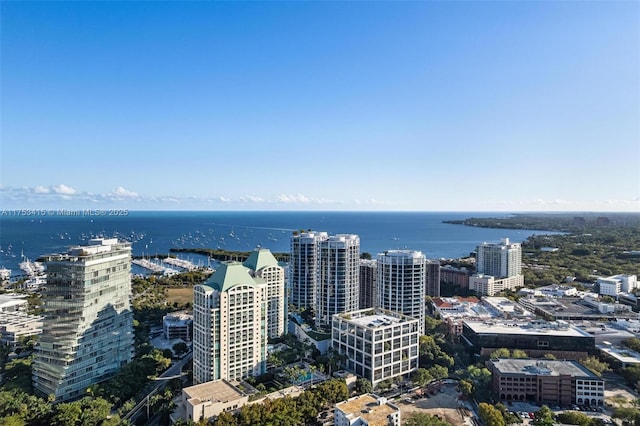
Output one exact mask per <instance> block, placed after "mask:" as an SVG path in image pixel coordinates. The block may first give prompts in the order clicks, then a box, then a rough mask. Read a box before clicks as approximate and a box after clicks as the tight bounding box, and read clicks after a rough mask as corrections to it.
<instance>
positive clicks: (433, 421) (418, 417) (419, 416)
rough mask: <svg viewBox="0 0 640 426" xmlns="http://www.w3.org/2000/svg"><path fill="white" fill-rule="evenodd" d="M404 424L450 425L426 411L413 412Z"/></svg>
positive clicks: (423, 425)
mask: <svg viewBox="0 0 640 426" xmlns="http://www.w3.org/2000/svg"><path fill="white" fill-rule="evenodd" d="M404 425H405V426H451V425H450V423H448V422H446V421H444V420H442V419H440V418H439V417H436V416H432V415H430V414H427V413H413V414H411V415H410V416H409V418H408V419H407V420H406V421H405V422H404Z"/></svg>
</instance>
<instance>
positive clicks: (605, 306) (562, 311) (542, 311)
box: [518, 296, 638, 321]
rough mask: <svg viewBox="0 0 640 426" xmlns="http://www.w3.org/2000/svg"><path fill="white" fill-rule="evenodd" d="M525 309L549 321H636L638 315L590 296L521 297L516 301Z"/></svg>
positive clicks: (626, 308) (628, 309)
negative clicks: (620, 319)
mask: <svg viewBox="0 0 640 426" xmlns="http://www.w3.org/2000/svg"><path fill="white" fill-rule="evenodd" d="M518 303H519V304H521V305H522V306H523V307H524V308H525V309H527V310H529V311H531V312H534V313H535V314H536V315H539V316H541V317H544V318H545V319H547V320H549V321H554V320H564V321H577V320H612V319H615V318H625V319H627V318H628V319H637V318H638V314H637V313H635V312H632V311H631V308H630V307H629V306H627V305H621V304H618V303H604V302H602V301H599V300H597V299H595V298H594V297H592V296H585V297H584V298H581V297H562V298H556V297H531V296H530V297H522V298H520V300H518Z"/></svg>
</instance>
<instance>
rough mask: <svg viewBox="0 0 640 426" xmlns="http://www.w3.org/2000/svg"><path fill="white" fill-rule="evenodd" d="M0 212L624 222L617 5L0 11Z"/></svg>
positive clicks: (140, 6)
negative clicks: (593, 214)
mask: <svg viewBox="0 0 640 426" xmlns="http://www.w3.org/2000/svg"><path fill="white" fill-rule="evenodd" d="M0 7H1V8H2V15H1V18H0V20H1V23H2V25H1V28H2V29H1V37H0V38H1V40H2V41H1V47H2V49H1V50H2V75H1V82H2V91H1V92H0V102H1V104H2V108H1V113H0V118H1V123H2V142H1V145H0V203H1V204H2V206H3V208H7V209H23V208H55V209H62V208H69V209H73V208H115V207H117V208H126V209H130V210H327V211H330V210H385V211H389V210H398V211H496V212H498V211H638V210H640V171H639V170H638V168H637V164H638V162H639V161H640V125H639V122H638V117H640V39H639V38H638V34H639V33H640V22H639V21H638V19H637V16H638V13H640V5H639V4H637V3H634V2H613V3H612V2H607V3H600V2H598V3H596V2H570V3H566V2H543V3H533V2H517V3H513V2H479V3H466V2H465V3H463V2H408V3H407V2H401V3H392V2H354V3H335V2H329V3H325V2H284V3H282V2H276V3H272V2H270V3H265V4H261V3H246V2H239V3H236V2H190V3H173V2H166V3H165V2H163V3H157V2H116V3H113V2H99V3H96V2H90V3H84V2H3V3H2V4H1V5H0Z"/></svg>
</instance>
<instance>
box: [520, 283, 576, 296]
mask: <svg viewBox="0 0 640 426" xmlns="http://www.w3.org/2000/svg"><path fill="white" fill-rule="evenodd" d="M518 294H522V295H526V296H545V297H574V296H577V295H578V289H577V288H575V287H572V286H570V285H558V284H551V285H547V286H544V287H536V288H523V289H521V290H520V291H519V292H518Z"/></svg>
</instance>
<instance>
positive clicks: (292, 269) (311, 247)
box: [289, 231, 329, 309]
mask: <svg viewBox="0 0 640 426" xmlns="http://www.w3.org/2000/svg"><path fill="white" fill-rule="evenodd" d="M328 238H329V236H328V234H327V233H326V232H311V231H310V232H301V233H297V232H296V233H294V235H293V236H292V237H291V262H290V264H289V283H290V288H291V294H290V299H289V301H290V303H291V304H292V305H293V306H294V307H295V308H297V309H315V308H316V291H317V282H318V255H319V253H320V242H322V241H325V240H327V239H328Z"/></svg>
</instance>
